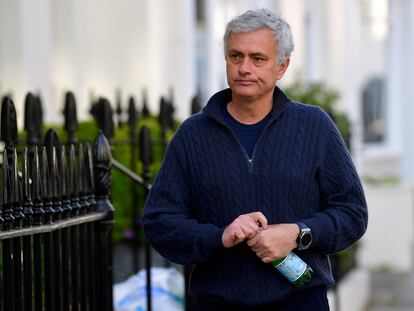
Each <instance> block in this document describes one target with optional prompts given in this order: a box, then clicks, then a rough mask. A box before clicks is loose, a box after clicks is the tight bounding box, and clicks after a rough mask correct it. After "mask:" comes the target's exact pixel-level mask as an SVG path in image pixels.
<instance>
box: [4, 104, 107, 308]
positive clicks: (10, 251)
mask: <svg viewBox="0 0 414 311" xmlns="http://www.w3.org/2000/svg"><path fill="white" fill-rule="evenodd" d="M34 102H35V101H34V99H33V97H32V98H30V97H29V105H32V104H33V103H34ZM30 118H31V119H30ZM25 121H26V122H25V128H26V130H27V131H28V133H29V135H28V145H27V146H19V148H18V149H19V150H18V151H17V148H16V147H17V146H16V143H17V125H16V112H15V108H14V105H13V102H12V100H11V99H10V98H8V97H4V98H3V101H2V111H1V140H2V141H3V142H4V151H3V158H2V161H1V163H2V167H1V169H0V174H1V175H2V189H1V197H2V200H1V205H0V226H1V227H0V251H1V256H0V267H1V269H0V283H1V285H0V310H5V311H6V310H7V311H20V310H112V240H111V230H112V226H113V222H114V209H113V207H112V205H111V203H110V200H109V196H110V190H111V151H110V146H109V144H108V142H107V140H106V138H105V136H104V134H103V133H99V134H98V136H97V138H96V140H95V141H94V143H93V146H91V145H90V144H89V143H80V144H76V145H75V144H74V143H73V141H72V142H69V143H68V144H67V145H66V146H64V145H62V144H61V143H60V142H59V138H58V137H57V134H56V133H55V132H54V131H53V130H50V131H48V132H47V133H46V135H45V138H44V145H43V146H40V145H38V143H39V139H38V135H34V134H33V133H34V130H35V129H36V128H35V127H34V126H33V121H35V122H38V119H37V117H36V116H35V115H34V114H32V115H31V116H29V117H28V119H26V120H25Z"/></svg>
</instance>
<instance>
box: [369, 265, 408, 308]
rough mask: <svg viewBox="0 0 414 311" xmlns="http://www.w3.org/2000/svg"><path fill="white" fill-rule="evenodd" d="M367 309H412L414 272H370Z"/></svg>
mask: <svg viewBox="0 0 414 311" xmlns="http://www.w3.org/2000/svg"><path fill="white" fill-rule="evenodd" d="M367 310H368V311H413V310H414V273H410V274H402V273H389V272H373V273H371V303H370V306H369V307H368V308H367Z"/></svg>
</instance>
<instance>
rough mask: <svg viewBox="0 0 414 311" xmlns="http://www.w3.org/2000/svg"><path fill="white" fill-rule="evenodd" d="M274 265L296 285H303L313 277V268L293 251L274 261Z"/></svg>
mask: <svg viewBox="0 0 414 311" xmlns="http://www.w3.org/2000/svg"><path fill="white" fill-rule="evenodd" d="M272 265H273V266H274V267H275V268H276V269H277V270H278V271H279V272H280V273H282V274H283V275H284V276H285V277H286V278H287V279H288V280H289V281H290V282H291V283H292V284H293V285H294V286H296V287H302V286H303V285H304V284H305V283H307V282H309V281H310V280H311V278H312V273H313V270H312V268H311V267H309V266H308V264H307V263H306V262H304V261H303V260H302V259H301V258H300V257H299V256H298V255H296V254H295V253H293V252H290V253H289V255H287V256H286V257H283V258H280V259H277V260H275V261H273V262H272Z"/></svg>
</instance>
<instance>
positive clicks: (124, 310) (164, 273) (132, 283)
mask: <svg viewBox="0 0 414 311" xmlns="http://www.w3.org/2000/svg"><path fill="white" fill-rule="evenodd" d="M113 294H114V309H115V310H116V311H146V310H147V288H146V270H140V271H139V272H138V273H137V274H135V275H133V276H131V277H129V278H128V279H127V280H126V281H124V282H122V283H118V284H115V285H114V288H113ZM151 298H152V310H153V311H183V310H184V277H183V275H182V274H181V273H180V272H179V271H178V270H177V269H176V268H151Z"/></svg>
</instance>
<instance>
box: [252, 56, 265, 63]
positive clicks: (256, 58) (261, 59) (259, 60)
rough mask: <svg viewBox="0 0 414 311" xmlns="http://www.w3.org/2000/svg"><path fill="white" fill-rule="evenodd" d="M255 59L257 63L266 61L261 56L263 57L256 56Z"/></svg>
mask: <svg viewBox="0 0 414 311" xmlns="http://www.w3.org/2000/svg"><path fill="white" fill-rule="evenodd" d="M254 61H255V62H256V63H262V62H264V58H261V57H255V58H254Z"/></svg>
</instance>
